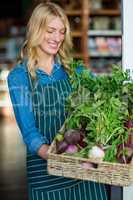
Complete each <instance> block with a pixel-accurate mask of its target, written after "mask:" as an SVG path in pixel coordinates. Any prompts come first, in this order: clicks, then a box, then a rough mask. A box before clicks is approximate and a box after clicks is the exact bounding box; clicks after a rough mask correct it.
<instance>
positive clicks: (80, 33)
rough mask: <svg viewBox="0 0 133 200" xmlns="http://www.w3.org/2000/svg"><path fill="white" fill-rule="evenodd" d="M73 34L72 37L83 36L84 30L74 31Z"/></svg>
mask: <svg viewBox="0 0 133 200" xmlns="http://www.w3.org/2000/svg"><path fill="white" fill-rule="evenodd" d="M71 35H72V37H81V36H82V32H81V31H72V33H71Z"/></svg>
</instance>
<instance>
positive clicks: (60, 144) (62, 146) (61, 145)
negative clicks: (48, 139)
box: [56, 140, 68, 154]
mask: <svg viewBox="0 0 133 200" xmlns="http://www.w3.org/2000/svg"><path fill="white" fill-rule="evenodd" d="M67 147H68V144H67V143H66V141H65V140H62V141H57V142H56V150H57V153H58V154H60V153H64V152H65V150H66V149H67Z"/></svg>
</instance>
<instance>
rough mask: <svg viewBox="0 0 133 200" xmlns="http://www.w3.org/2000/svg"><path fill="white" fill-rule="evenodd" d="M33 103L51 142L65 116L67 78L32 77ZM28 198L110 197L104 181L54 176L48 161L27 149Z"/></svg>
mask: <svg viewBox="0 0 133 200" xmlns="http://www.w3.org/2000/svg"><path fill="white" fill-rule="evenodd" d="M29 80H30V85H31V91H32V107H33V111H34V116H35V121H36V127H37V128H38V129H39V131H40V133H41V134H42V135H43V136H45V137H46V138H47V140H48V141H49V144H51V142H52V141H53V139H54V137H55V135H56V133H57V132H58V130H59V129H60V127H61V126H62V124H63V122H64V120H65V118H66V116H67V115H66V112H65V100H66V97H67V96H68V95H69V94H70V92H71V87H70V83H69V80H68V79H63V80H58V81H55V82H53V83H50V84H40V83H39V81H38V80H37V81H33V80H31V77H30V75H29ZM27 177H28V189H29V198H28V200H107V194H106V189H105V186H104V185H102V184H98V183H94V182H89V181H82V180H74V179H70V178H64V177H57V176H52V175H49V174H48V173H47V161H46V160H43V159H41V158H40V157H39V156H37V155H32V154H30V153H29V152H28V151H27Z"/></svg>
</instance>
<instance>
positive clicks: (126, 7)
mask: <svg viewBox="0 0 133 200" xmlns="http://www.w3.org/2000/svg"><path fill="white" fill-rule="evenodd" d="M122 11H123V49H122V51H123V52H122V55H123V58H122V63H123V69H124V70H126V69H130V71H131V75H132V78H133V0H123V10H122ZM123 200H133V186H130V187H124V188H123Z"/></svg>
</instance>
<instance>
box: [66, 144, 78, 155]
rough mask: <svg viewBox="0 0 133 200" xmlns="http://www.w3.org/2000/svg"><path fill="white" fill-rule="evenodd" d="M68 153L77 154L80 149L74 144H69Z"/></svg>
mask: <svg viewBox="0 0 133 200" xmlns="http://www.w3.org/2000/svg"><path fill="white" fill-rule="evenodd" d="M65 152H66V153H70V154H71V153H76V152H78V147H77V146H76V145H74V144H69V145H68V147H67V149H66V150H65Z"/></svg>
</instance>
